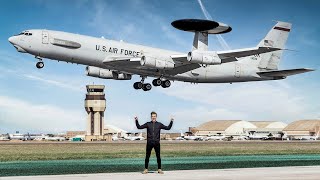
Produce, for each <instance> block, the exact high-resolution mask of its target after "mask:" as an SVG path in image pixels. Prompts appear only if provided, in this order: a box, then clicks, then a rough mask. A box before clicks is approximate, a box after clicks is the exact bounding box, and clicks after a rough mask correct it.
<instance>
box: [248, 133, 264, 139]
mask: <svg viewBox="0 0 320 180" xmlns="http://www.w3.org/2000/svg"><path fill="white" fill-rule="evenodd" d="M248 138H249V139H250V140H264V139H268V138H269V137H268V136H267V135H260V134H256V133H254V134H249V136H248Z"/></svg>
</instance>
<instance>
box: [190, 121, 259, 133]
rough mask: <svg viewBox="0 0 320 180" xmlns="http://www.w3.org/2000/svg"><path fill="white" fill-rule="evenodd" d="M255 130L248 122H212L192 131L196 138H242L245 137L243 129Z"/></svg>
mask: <svg viewBox="0 0 320 180" xmlns="http://www.w3.org/2000/svg"><path fill="white" fill-rule="evenodd" d="M249 128H256V126H255V125H254V124H252V123H250V122H247V121H242V120H213V121H209V122H206V123H203V124H200V125H199V126H198V127H195V128H193V129H192V131H193V132H194V134H195V135H197V136H214V135H227V136H242V135H246V131H245V129H249Z"/></svg>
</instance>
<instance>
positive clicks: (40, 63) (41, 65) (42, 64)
mask: <svg viewBox="0 0 320 180" xmlns="http://www.w3.org/2000/svg"><path fill="white" fill-rule="evenodd" d="M36 59H38V60H39V61H38V62H37V64H36V67H37V68H38V69H42V68H43V67H44V63H43V61H42V58H41V57H39V56H36Z"/></svg>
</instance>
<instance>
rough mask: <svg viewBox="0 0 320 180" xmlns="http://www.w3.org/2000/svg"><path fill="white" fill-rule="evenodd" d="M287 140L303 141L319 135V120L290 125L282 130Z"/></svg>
mask: <svg viewBox="0 0 320 180" xmlns="http://www.w3.org/2000/svg"><path fill="white" fill-rule="evenodd" d="M283 132H284V133H285V134H286V135H287V136H288V138H289V139H304V138H308V137H316V139H318V136H319V133H320V120H298V121H294V122H292V123H290V124H289V125H288V126H287V127H285V128H284V129H283Z"/></svg>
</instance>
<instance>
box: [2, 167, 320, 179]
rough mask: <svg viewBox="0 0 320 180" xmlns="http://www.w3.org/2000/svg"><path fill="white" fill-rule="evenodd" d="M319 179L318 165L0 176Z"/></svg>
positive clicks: (36, 177) (28, 177)
mask: <svg viewBox="0 0 320 180" xmlns="http://www.w3.org/2000/svg"><path fill="white" fill-rule="evenodd" d="M319 177H320V166H296V167H267V168H237V169H212V170H208V169H207V170H183V171H165V174H163V175H161V174H157V173H155V172H152V173H149V174H146V175H145V174H141V173H140V172H131V173H101V174H76V175H51V176H19V177H0V179H1V180H11V179H12V180H13V179H14V180H29V179H36V180H37V179H41V180H55V179H57V180H58V179H59V180H60V179H64V180H78V179H81V180H89V179H101V180H102V179H103V180H105V179H112V180H118V179H119V180H122V179H130V180H134V179H137V180H138V179H139V180H141V179H150V178H152V179H155V180H157V179H166V180H171V179H172V180H173V179H181V180H182V179H183V180H185V179H215V180H217V179H218V180H227V179H228V180H230V179H237V180H248V179H259V180H270V179H272V180H275V179H277V180H278V179H279V180H280V179H281V180H285V179H288V180H289V179H290V180H300V179H304V180H315V179H319Z"/></svg>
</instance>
